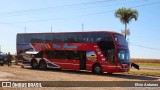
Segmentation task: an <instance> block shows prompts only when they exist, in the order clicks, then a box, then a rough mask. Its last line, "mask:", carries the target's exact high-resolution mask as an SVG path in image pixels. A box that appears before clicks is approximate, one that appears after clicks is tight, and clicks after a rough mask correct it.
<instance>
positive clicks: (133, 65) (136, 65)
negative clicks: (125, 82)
mask: <svg viewBox="0 0 160 90" xmlns="http://www.w3.org/2000/svg"><path fill="white" fill-rule="evenodd" d="M131 67H134V68H136V69H138V70H139V65H138V64H135V63H131Z"/></svg>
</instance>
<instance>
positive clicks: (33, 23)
mask: <svg viewBox="0 0 160 90" xmlns="http://www.w3.org/2000/svg"><path fill="white" fill-rule="evenodd" d="M122 7H126V8H132V9H134V10H137V11H138V12H139V16H138V20H137V21H134V20H132V21H131V22H130V23H129V25H128V28H129V30H130V33H131V34H130V36H128V37H127V40H128V41H129V49H130V54H131V58H152V59H160V17H159V16H160V10H159V9H160V1H159V0H0V46H1V51H2V52H5V53H6V52H11V53H12V54H13V53H16V34H17V33H24V32H27V33H33V32H34V33H35V32H51V27H52V32H78V31H82V23H83V25H84V31H115V32H119V33H121V30H124V25H123V24H122V23H121V22H120V21H119V19H118V18H116V17H115V16H114V12H115V11H116V10H117V9H119V8H122ZM25 28H26V29H25Z"/></svg>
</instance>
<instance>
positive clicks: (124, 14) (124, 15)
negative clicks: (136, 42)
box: [114, 8, 138, 38]
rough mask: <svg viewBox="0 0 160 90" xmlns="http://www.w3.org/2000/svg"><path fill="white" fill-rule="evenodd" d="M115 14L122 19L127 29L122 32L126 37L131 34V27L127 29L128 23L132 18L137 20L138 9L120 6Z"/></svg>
mask: <svg viewBox="0 0 160 90" xmlns="http://www.w3.org/2000/svg"><path fill="white" fill-rule="evenodd" d="M114 15H115V17H117V18H119V19H120V21H121V22H122V24H124V25H125V29H124V30H123V31H122V34H124V36H125V38H126V36H127V35H129V34H130V31H129V29H127V24H129V22H130V21H131V20H132V19H135V21H136V20H137V19H138V11H137V10H132V9H131V8H120V9H118V10H116V12H115V13H114Z"/></svg>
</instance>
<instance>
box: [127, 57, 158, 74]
mask: <svg viewBox="0 0 160 90" xmlns="http://www.w3.org/2000/svg"><path fill="white" fill-rule="evenodd" d="M131 62H133V63H136V64H138V65H139V66H140V68H141V67H145V68H155V69H153V70H149V69H140V70H136V69H133V68H131V69H130V71H129V72H127V73H128V74H133V75H144V76H157V77H160V59H141V58H132V59H131ZM156 68H157V69H156Z"/></svg>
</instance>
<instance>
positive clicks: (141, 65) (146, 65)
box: [137, 63, 160, 68]
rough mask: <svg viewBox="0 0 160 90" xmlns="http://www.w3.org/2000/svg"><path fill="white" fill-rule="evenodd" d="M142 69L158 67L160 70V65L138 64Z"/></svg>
mask: <svg viewBox="0 0 160 90" xmlns="http://www.w3.org/2000/svg"><path fill="white" fill-rule="evenodd" d="M137 64H138V65H139V66H140V67H156V68H160V63H137Z"/></svg>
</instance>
